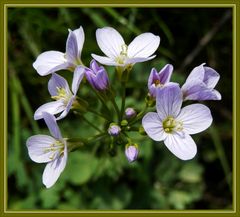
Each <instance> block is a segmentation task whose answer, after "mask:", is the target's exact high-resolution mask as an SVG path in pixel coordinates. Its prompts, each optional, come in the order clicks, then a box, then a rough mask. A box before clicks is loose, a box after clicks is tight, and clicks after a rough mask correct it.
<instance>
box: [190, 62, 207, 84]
mask: <svg viewBox="0 0 240 217" xmlns="http://www.w3.org/2000/svg"><path fill="white" fill-rule="evenodd" d="M204 65H205V63H202V64H201V65H199V66H197V67H195V68H194V69H193V70H192V71H191V72H190V74H189V76H188V77H187V79H186V82H185V83H188V82H190V83H191V82H192V81H196V80H198V81H203V79H204V74H205V69H204Z"/></svg>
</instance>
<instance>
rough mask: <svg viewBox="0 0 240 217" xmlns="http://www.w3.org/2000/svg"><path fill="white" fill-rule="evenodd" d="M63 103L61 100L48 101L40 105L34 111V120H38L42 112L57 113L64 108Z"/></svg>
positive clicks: (41, 116)
mask: <svg viewBox="0 0 240 217" xmlns="http://www.w3.org/2000/svg"><path fill="white" fill-rule="evenodd" d="M65 107H66V106H65V104H64V102H63V101H62V100H58V101H53V102H48V103H46V104H43V105H42V106H40V107H39V108H38V109H37V110H36V112H35V113H34V120H39V119H42V118H43V115H42V113H43V112H48V113H50V114H52V115H55V114H58V113H60V112H62V111H63V110H64V109H65Z"/></svg>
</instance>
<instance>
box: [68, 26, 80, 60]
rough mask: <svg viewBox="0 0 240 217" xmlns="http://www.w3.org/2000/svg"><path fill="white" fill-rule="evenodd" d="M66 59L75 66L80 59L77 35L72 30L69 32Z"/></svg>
mask: <svg viewBox="0 0 240 217" xmlns="http://www.w3.org/2000/svg"><path fill="white" fill-rule="evenodd" d="M66 58H67V60H68V61H69V62H71V63H73V64H75V63H76V62H77V60H78V59H79V56H78V44H77V38H76V35H75V34H74V33H73V32H72V31H71V30H69V34H68V38H67V43H66Z"/></svg>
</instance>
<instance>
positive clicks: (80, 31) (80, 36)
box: [73, 26, 85, 58]
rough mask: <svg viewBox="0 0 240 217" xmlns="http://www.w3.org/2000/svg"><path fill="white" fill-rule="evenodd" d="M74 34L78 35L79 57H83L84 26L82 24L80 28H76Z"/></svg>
mask: <svg viewBox="0 0 240 217" xmlns="http://www.w3.org/2000/svg"><path fill="white" fill-rule="evenodd" d="M73 34H74V35H75V36H76V39H77V48H78V57H79V58H81V53H82V49H83V44H84V41H85V35H84V31H83V28H82V26H80V28H79V29H75V30H74V31H73Z"/></svg>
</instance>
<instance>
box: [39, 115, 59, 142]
mask: <svg viewBox="0 0 240 217" xmlns="http://www.w3.org/2000/svg"><path fill="white" fill-rule="evenodd" d="M43 119H44V121H45V123H46V125H47V127H48V129H49V131H50V133H51V134H52V136H53V137H54V138H56V139H60V140H61V139H62V135H61V132H60V130H59V127H58V125H57V121H56V118H55V117H54V116H53V115H52V114H49V113H47V112H43Z"/></svg>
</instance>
